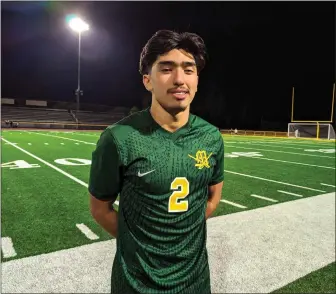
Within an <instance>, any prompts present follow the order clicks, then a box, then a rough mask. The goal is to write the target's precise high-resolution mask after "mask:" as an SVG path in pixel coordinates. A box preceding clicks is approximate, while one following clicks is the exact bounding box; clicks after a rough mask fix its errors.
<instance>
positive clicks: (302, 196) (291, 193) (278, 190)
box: [278, 190, 303, 197]
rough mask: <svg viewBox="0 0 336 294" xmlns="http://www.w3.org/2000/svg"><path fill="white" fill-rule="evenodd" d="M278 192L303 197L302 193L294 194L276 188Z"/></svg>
mask: <svg viewBox="0 0 336 294" xmlns="http://www.w3.org/2000/svg"><path fill="white" fill-rule="evenodd" d="M278 192H279V193H284V194H288V195H293V196H296V197H303V196H302V195H300V194H296V193H292V192H287V191H282V190H278Z"/></svg>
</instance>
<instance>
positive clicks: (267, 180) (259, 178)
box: [224, 169, 326, 193]
mask: <svg viewBox="0 0 336 294" xmlns="http://www.w3.org/2000/svg"><path fill="white" fill-rule="evenodd" d="M224 172H227V173H230V174H235V175H239V176H243V177H248V178H252V179H258V180H262V181H266V182H272V183H277V184H283V185H286V186H292V187H297V188H302V189H307V190H311V191H317V192H322V193H325V192H326V191H323V190H318V189H313V188H309V187H305V186H299V185H294V184H290V183H286V182H280V181H276V180H270V179H265V178H261V177H256V176H251V175H247V174H242V173H237V172H234V171H229V170H225V169H224Z"/></svg>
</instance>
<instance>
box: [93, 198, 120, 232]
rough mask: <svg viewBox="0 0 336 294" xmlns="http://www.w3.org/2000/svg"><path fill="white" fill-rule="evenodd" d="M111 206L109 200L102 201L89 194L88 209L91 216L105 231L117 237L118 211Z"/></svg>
mask: <svg viewBox="0 0 336 294" xmlns="http://www.w3.org/2000/svg"><path fill="white" fill-rule="evenodd" d="M111 207H112V203H111V201H102V200H99V199H97V198H96V197H95V196H92V195H91V197H90V211H91V215H92V217H93V218H94V220H95V221H96V222H97V223H98V224H99V225H100V226H101V227H102V228H103V229H104V230H105V231H107V232H108V233H109V234H110V235H112V236H113V237H115V238H117V233H118V213H117V212H116V211H115V210H114V209H113V208H111Z"/></svg>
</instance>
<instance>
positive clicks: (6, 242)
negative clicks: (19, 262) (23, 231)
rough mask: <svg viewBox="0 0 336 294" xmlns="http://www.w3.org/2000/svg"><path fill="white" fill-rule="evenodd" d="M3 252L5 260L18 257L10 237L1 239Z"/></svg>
mask: <svg viewBox="0 0 336 294" xmlns="http://www.w3.org/2000/svg"><path fill="white" fill-rule="evenodd" d="M1 250H2V253H3V257H4V258H10V257H14V256H16V251H15V249H14V245H13V242H12V238H10V237H1Z"/></svg>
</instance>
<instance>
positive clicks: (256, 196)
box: [251, 194, 278, 202]
mask: <svg viewBox="0 0 336 294" xmlns="http://www.w3.org/2000/svg"><path fill="white" fill-rule="evenodd" d="M251 196H252V197H255V198H260V199H263V200H267V201H270V202H278V200H275V199H272V198H267V197H264V196H260V195H257V194H251Z"/></svg>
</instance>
